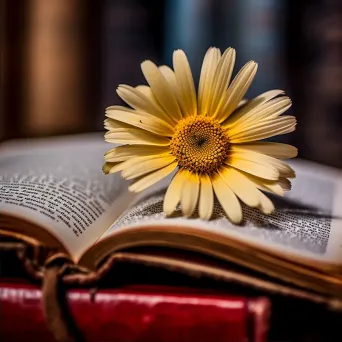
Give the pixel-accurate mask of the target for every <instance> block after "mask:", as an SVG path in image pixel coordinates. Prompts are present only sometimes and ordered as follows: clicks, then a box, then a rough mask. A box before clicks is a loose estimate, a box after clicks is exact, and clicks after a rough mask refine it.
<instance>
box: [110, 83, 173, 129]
mask: <svg viewBox="0 0 342 342" xmlns="http://www.w3.org/2000/svg"><path fill="white" fill-rule="evenodd" d="M147 88H148V87H147ZM116 92H117V94H118V95H119V96H120V97H121V98H122V99H123V100H124V101H125V102H126V103H127V104H129V105H130V106H131V107H133V108H134V109H136V110H138V111H140V112H143V113H148V114H151V115H152V116H155V117H157V118H160V119H162V120H164V121H166V122H168V123H169V124H170V125H172V124H173V123H174V122H175V121H174V120H173V119H172V118H171V117H170V116H169V115H168V114H167V113H166V112H165V111H164V110H163V109H162V107H161V106H160V105H158V103H156V101H154V100H153V98H151V95H150V96H146V95H145V94H144V93H143V92H141V91H140V90H139V88H138V89H137V88H133V87H130V86H128V85H120V86H119V87H118V89H117V90H116ZM151 92H152V91H151Z"/></svg>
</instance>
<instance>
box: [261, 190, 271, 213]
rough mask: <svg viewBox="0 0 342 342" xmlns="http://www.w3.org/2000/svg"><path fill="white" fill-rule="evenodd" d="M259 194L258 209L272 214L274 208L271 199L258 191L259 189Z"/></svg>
mask: <svg viewBox="0 0 342 342" xmlns="http://www.w3.org/2000/svg"><path fill="white" fill-rule="evenodd" d="M259 195H260V206H259V209H260V211H261V212H262V213H264V214H267V215H269V214H272V213H273V211H274V209H275V208H274V204H273V203H272V201H271V200H270V199H269V198H268V197H267V196H265V195H264V194H263V193H262V192H260V191H259Z"/></svg>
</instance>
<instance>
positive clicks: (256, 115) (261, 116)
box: [222, 96, 291, 134]
mask: <svg viewBox="0 0 342 342" xmlns="http://www.w3.org/2000/svg"><path fill="white" fill-rule="evenodd" d="M290 107H291V100H290V99H289V98H288V97H286V96H282V97H278V98H276V99H274V100H271V101H268V102H266V103H264V104H262V105H261V106H259V107H257V108H255V109H254V110H251V111H250V112H248V113H247V114H245V115H244V116H243V117H242V118H240V119H239V120H236V121H233V122H232V124H231V125H230V126H229V131H230V132H232V134H236V133H237V132H241V131H244V130H245V129H248V128H249V127H253V126H255V125H257V124H258V123H259V122H262V121H265V120H270V119H275V118H277V117H278V116H280V115H281V114H283V113H284V112H285V111H287V110H288V109H289V108H290ZM233 116H235V115H232V117H233ZM222 126H223V127H224V128H227V125H222Z"/></svg>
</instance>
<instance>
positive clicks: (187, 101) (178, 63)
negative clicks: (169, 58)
mask: <svg viewBox="0 0 342 342" xmlns="http://www.w3.org/2000/svg"><path fill="white" fill-rule="evenodd" d="M173 68H174V70H175V75H176V79H177V85H178V88H179V98H180V105H181V108H182V111H183V114H184V116H185V117H186V116H191V115H196V114H197V102H196V91H195V85H194V79H193V77H192V73H191V68H190V65H189V62H188V59H187V57H186V55H185V53H184V51H183V50H176V51H175V52H174V53H173Z"/></svg>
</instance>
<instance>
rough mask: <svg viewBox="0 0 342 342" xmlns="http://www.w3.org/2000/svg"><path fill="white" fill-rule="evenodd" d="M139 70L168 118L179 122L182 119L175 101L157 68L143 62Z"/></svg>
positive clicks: (151, 63)
mask: <svg viewBox="0 0 342 342" xmlns="http://www.w3.org/2000/svg"><path fill="white" fill-rule="evenodd" d="M141 70H142V72H143V74H144V76H145V78H146V81H147V83H148V84H149V85H150V87H151V89H152V91H153V94H154V95H155V96H156V98H157V99H158V101H159V103H160V104H161V106H162V107H163V108H164V110H165V111H166V112H167V113H168V114H169V116H170V117H172V118H174V119H176V120H180V119H181V118H182V113H181V110H180V108H179V105H178V102H177V99H176V97H175V95H174V94H173V92H172V89H171V87H170V85H169V83H168V82H167V80H166V79H165V77H164V76H163V74H162V73H161V72H160V70H159V69H158V67H157V66H156V65H155V64H154V63H153V62H151V61H145V62H143V63H142V64H141Z"/></svg>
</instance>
